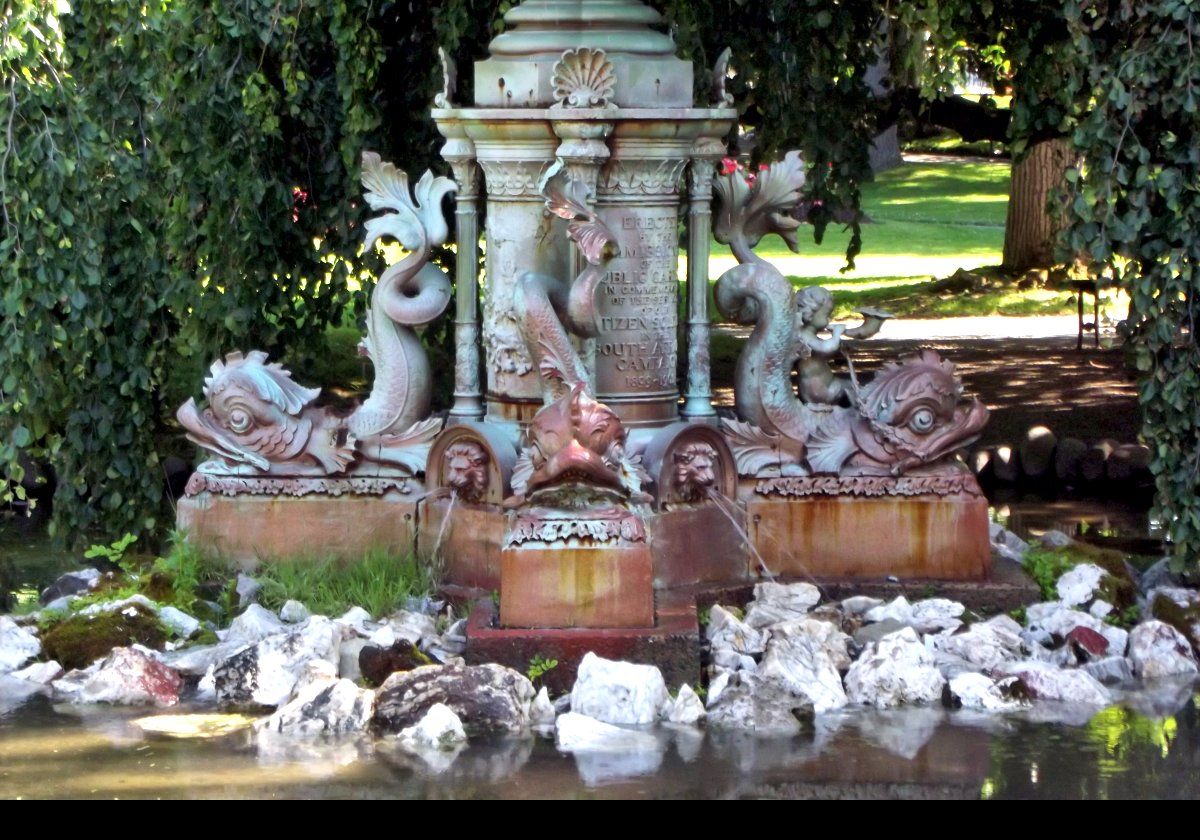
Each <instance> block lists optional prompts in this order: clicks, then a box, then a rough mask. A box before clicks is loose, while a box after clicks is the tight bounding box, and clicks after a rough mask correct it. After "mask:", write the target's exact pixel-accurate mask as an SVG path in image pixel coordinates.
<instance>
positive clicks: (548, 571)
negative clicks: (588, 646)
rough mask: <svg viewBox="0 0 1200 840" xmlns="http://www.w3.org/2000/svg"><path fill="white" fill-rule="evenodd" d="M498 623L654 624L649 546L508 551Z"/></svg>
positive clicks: (504, 557)
mask: <svg viewBox="0 0 1200 840" xmlns="http://www.w3.org/2000/svg"><path fill="white" fill-rule="evenodd" d="M500 623H501V625H502V626H504V627H652V626H653V625H654V569H653V561H652V559H651V555H650V547H649V546H648V545H646V544H645V543H641V544H637V545H622V546H603V545H600V546H587V547H555V548H525V547H520V546H514V547H512V548H506V549H504V551H503V552H501V554H500Z"/></svg>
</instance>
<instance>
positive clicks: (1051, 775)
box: [0, 683, 1200, 799]
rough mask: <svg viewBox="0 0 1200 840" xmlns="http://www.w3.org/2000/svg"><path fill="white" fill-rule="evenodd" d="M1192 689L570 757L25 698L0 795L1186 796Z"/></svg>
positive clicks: (1197, 731)
mask: <svg viewBox="0 0 1200 840" xmlns="http://www.w3.org/2000/svg"><path fill="white" fill-rule="evenodd" d="M1192 690H1193V687H1192V686H1191V685H1190V684H1179V683H1173V684H1165V683H1164V684H1162V685H1160V686H1157V687H1156V688H1155V689H1154V690H1152V691H1146V692H1140V693H1139V694H1138V695H1131V696H1129V697H1128V698H1126V703H1127V704H1128V705H1125V706H1113V707H1111V708H1108V709H1104V710H1102V711H1100V712H1097V713H1094V714H1088V715H1087V719H1086V720H1085V721H1084V722H1083V723H1082V724H1081V725H1079V726H1070V725H1064V724H1063V723H1061V722H1054V723H1045V722H1040V721H1039V720H1037V719H1036V718H1038V717H1044V715H1041V714H1040V713H1036V712H1032V711H1031V713H1028V714H1024V715H1011V716H1004V717H1000V716H995V715H987V716H984V715H979V714H972V713H963V712H945V711H943V710H941V709H936V708H924V709H921V708H917V709H902V710H894V711H882V712H878V711H872V710H847V711H843V712H841V713H837V714H832V715H824V716H821V717H820V718H817V719H816V720H814V721H812V722H811V724H810V725H808V726H807V727H806V729H805V731H804V732H803V734H801V735H799V736H796V737H787V738H756V737H753V736H750V735H745V734H740V733H731V732H709V733H704V732H702V731H699V730H687V729H678V730H675V729H670V728H664V729H662V730H659V731H658V732H657V733H656V738H657V741H658V749H654V750H647V751H644V752H641V753H635V754H632V755H613V754H575V755H573V756H572V755H563V754H561V753H559V752H558V751H557V750H556V749H555V748H554V744H553V742H552V741H549V740H546V739H542V738H538V739H495V740H491V741H475V742H472V743H471V744H470V745H469V746H467V747H465V748H463V749H461V750H458V751H455V752H449V753H434V754H430V755H415V754H412V753H409V752H406V751H404V750H402V749H401V748H400V747H399V746H398V744H397V743H396V742H395V741H393V740H390V739H383V740H372V739H357V740H349V741H341V742H336V743H326V742H321V741H309V742H306V741H297V740H294V739H285V738H280V737H278V736H274V737H272V736H270V735H260V734H256V733H254V732H251V731H248V730H244V729H243V730H240V731H235V732H232V733H230V734H227V735H223V736H219V737H209V738H202V739H200V738H198V739H192V740H187V739H180V738H176V737H168V736H164V735H155V734H153V733H147V732H145V731H143V729H142V728H141V727H140V726H139V725H136V723H135V721H137V720H138V719H139V718H142V717H144V716H145V715H146V710H144V709H143V710H137V711H134V710H118V709H111V708H91V709H89V710H87V711H86V712H84V713H80V711H79V710H75V711H74V712H72V713H70V714H65V713H64V712H63V711H62V709H63V708H64V707H58V710H56V708H55V707H54V706H52V705H51V704H50V703H49V702H46V701H44V700H42V699H40V698H35V699H34V700H32V701H31V702H30V703H29V704H27V705H25V706H23V707H21V708H20V709H17V710H15V711H12V712H10V713H9V714H7V715H6V716H4V717H2V718H0V768H2V769H0V797H5V798H11V797H21V796H25V797H30V796H58V797H91V796H95V797H110V796H138V797H149V796H171V797H185V798H208V797H304V798H316V797H337V798H346V797H351V798H353V797H373V798H379V797H384V798H438V799H442V798H499V797H504V798H541V797H581V798H610V797H657V798H664V797H681V798H706V799H713V798H743V797H817V798H847V797H849V798H862V797H878V796H884V797H908V798H932V797H939V798H945V797H979V796H983V797H985V798H1007V797H1013V798H1049V797H1139V798H1140V797H1171V798H1178V797H1194V796H1197V795H1200V715H1198V714H1197V705H1196V703H1197V700H1196V697H1195V696H1194V695H1193V694H1192ZM1180 698H1182V703H1179V701H1180ZM1035 708H1036V707H1035ZM1166 709H1170V713H1165V712H1164V711H1163V710H1166ZM1145 711H1150V712H1156V713H1157V714H1152V715H1148V714H1144V713H1143V712H1145ZM1058 717H1059V719H1060V720H1061V718H1062V717H1063V715H1061V714H1060V715H1058ZM1072 719H1077V718H1072Z"/></svg>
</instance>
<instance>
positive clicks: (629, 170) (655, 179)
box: [600, 158, 687, 195]
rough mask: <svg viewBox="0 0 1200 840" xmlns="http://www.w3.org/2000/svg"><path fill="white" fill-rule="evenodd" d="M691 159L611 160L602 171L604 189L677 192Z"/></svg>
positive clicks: (632, 192)
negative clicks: (684, 170) (688, 160)
mask: <svg viewBox="0 0 1200 840" xmlns="http://www.w3.org/2000/svg"><path fill="white" fill-rule="evenodd" d="M686 165H687V161H686V160H684V159H682V158H674V159H663V160H610V161H609V162H608V163H607V164H605V166H604V168H603V169H601V170H600V191H601V192H603V193H608V194H616V195H674V194H677V193H678V192H679V181H680V178H681V177H682V176H683V169H684V167H685V166H686Z"/></svg>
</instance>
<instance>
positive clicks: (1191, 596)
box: [1146, 586, 1200, 607]
mask: <svg viewBox="0 0 1200 840" xmlns="http://www.w3.org/2000/svg"><path fill="white" fill-rule="evenodd" d="M1159 595H1162V596H1163V597H1164V598H1168V599H1170V600H1172V601H1174V602H1175V603H1176V604H1177V605H1179V606H1181V607H1191V606H1194V605H1195V604H1197V603H1200V592H1197V591H1196V590H1195V589H1187V588H1186V587H1183V586H1158V587H1155V588H1154V589H1151V590H1150V591H1149V592H1147V593H1146V601H1147V603H1150V604H1153V603H1154V599H1155V598H1157V597H1158V596H1159Z"/></svg>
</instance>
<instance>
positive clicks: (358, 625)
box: [334, 607, 376, 636]
mask: <svg viewBox="0 0 1200 840" xmlns="http://www.w3.org/2000/svg"><path fill="white" fill-rule="evenodd" d="M334 622H335V623H337V624H340V625H342V626H343V627H346V628H349V629H350V630H353V631H354V632H355V633H357V634H358V635H360V636H370V635H371V634H372V633H373V632H375V629H376V627H375V622H374V621H372V620H371V614H370V613H369V612H367V611H366V610H364V609H363V608H362V607H351V608H350V609H348V610H346V611H345V612H344V613H342V614H341V615H340V616H338V617H337V618H335V619H334Z"/></svg>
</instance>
